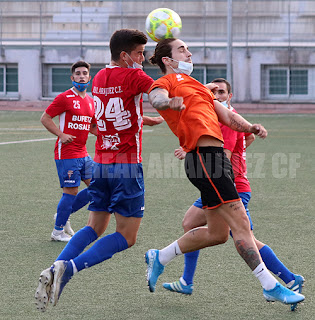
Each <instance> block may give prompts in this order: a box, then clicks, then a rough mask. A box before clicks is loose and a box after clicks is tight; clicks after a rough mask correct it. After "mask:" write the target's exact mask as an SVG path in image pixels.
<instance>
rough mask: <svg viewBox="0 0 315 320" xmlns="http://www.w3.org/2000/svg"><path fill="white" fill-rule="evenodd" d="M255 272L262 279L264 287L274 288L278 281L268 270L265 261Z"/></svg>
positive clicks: (266, 288) (267, 288)
mask: <svg viewBox="0 0 315 320" xmlns="http://www.w3.org/2000/svg"><path fill="white" fill-rule="evenodd" d="M253 274H254V275H255V277H256V278H257V279H258V280H259V281H260V283H261V285H262V287H263V288H264V289H265V290H271V289H273V288H274V287H275V286H276V284H277V282H278V281H277V280H276V278H275V277H273V276H272V274H271V273H270V272H269V271H268V269H267V268H266V266H265V264H264V263H263V262H262V263H261V264H260V265H258V266H257V267H256V269H255V270H254V271H253Z"/></svg>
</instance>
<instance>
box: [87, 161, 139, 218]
mask: <svg viewBox="0 0 315 320" xmlns="http://www.w3.org/2000/svg"><path fill="white" fill-rule="evenodd" d="M88 191H89V195H90V199H91V201H90V205H89V208H88V209H89V210H90V211H106V212H110V213H114V212H117V213H119V214H121V215H122V216H125V217H136V218H142V217H143V212H144V191H145V190H144V181H143V170H142V164H141V163H112V164H102V163H95V164H94V170H93V178H92V181H91V184H90V186H89V189H88Z"/></svg>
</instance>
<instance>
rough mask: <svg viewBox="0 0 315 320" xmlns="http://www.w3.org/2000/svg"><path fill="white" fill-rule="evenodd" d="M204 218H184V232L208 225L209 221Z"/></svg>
mask: <svg viewBox="0 0 315 320" xmlns="http://www.w3.org/2000/svg"><path fill="white" fill-rule="evenodd" d="M203 218H204V217H203V216H202V217H198V216H196V217H186V216H185V217H184V219H183V221H182V227H183V230H184V232H185V233H186V232H188V231H189V230H192V229H194V228H198V227H203V226H205V225H206V224H207V221H206V220H205V218H204V219H203Z"/></svg>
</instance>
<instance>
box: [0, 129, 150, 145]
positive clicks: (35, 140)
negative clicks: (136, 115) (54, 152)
mask: <svg viewBox="0 0 315 320" xmlns="http://www.w3.org/2000/svg"><path fill="white" fill-rule="evenodd" d="M3 129H4V128H3ZM143 132H153V130H143ZM56 139H57V138H45V139H32V140H18V141H8V142H0V145H7V144H16V143H28V142H41V141H50V140H56Z"/></svg>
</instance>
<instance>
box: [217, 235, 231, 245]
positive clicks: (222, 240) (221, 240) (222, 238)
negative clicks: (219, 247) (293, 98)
mask: <svg viewBox="0 0 315 320" xmlns="http://www.w3.org/2000/svg"><path fill="white" fill-rule="evenodd" d="M228 240H229V234H228V233H227V234H221V235H220V236H219V237H218V244H223V243H225V242H227V241H228Z"/></svg>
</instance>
